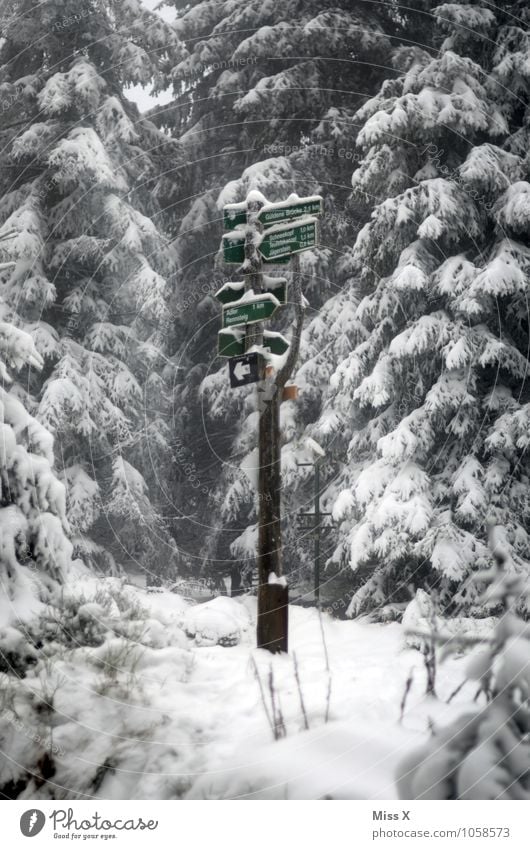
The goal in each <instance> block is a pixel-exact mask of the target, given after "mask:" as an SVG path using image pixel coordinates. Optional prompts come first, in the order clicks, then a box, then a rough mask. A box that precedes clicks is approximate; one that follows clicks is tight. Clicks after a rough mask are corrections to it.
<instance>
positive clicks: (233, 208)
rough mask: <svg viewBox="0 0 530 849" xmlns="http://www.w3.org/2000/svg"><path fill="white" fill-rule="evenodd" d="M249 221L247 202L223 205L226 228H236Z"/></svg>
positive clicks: (224, 225)
mask: <svg viewBox="0 0 530 849" xmlns="http://www.w3.org/2000/svg"><path fill="white" fill-rule="evenodd" d="M246 223H247V210H246V204H245V203H229V204H227V205H226V206H225V207H223V227H224V229H225V230H235V228H236V227H240V226H241V224H246Z"/></svg>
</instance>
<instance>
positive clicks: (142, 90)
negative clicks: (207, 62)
mask: <svg viewBox="0 0 530 849" xmlns="http://www.w3.org/2000/svg"><path fill="white" fill-rule="evenodd" d="M142 2H143V5H144V6H145V7H146V8H147V9H151V11H154V12H156V14H157V15H160V17H161V18H163V19H164V20H165V21H167V22H168V23H171V22H172V21H174V20H175V18H176V15H177V13H176V10H175V9H174V8H172V7H169V6H162V7H161V8H158V9H157V8H156V6H158V5H159V3H160V0H142ZM150 91H151V86H142V85H135V86H130V87H129V88H127V89H126V90H125V94H126V97H127V99H128V100H132V101H133V103H136V105H137V106H138V109H139V110H140V112H147V110H148V109H152V108H153V107H154V106H162V105H164V103H170V102H171V101H172V100H173V93H172V91H170V90H168V91H164V92H162V93H161V94H157V95H156V96H153V95H152V94H150Z"/></svg>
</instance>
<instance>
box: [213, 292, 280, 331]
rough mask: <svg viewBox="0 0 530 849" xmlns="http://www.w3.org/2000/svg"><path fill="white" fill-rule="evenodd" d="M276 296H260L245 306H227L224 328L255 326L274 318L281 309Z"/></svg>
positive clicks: (224, 315)
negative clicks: (244, 325)
mask: <svg viewBox="0 0 530 849" xmlns="http://www.w3.org/2000/svg"><path fill="white" fill-rule="evenodd" d="M279 306H280V305H279V303H278V301H277V300H276V298H275V297H274V295H260V296H257V297H256V298H255V299H253V300H248V301H245V303H243V304H236V305H234V306H226V307H225V308H224V309H223V327H234V326H236V325H238V324H255V323H256V322H257V321H266V319H268V318H272V316H273V315H274V313H275V312H276V310H277V309H278V307H279Z"/></svg>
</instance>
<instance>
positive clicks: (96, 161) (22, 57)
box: [0, 0, 178, 571]
mask: <svg viewBox="0 0 530 849" xmlns="http://www.w3.org/2000/svg"><path fill="white" fill-rule="evenodd" d="M2 22H3V36H4V38H3V42H2V46H1V48H0V108H1V109H2V119H3V121H2V123H3V130H2V136H1V138H2V142H3V150H4V159H3V162H2V167H1V186H0V193H1V201H0V227H1V233H2V234H3V235H7V234H9V238H6V239H4V240H3V241H2V243H1V253H2V257H3V258H4V259H6V260H10V261H14V263H15V265H14V267H9V268H8V269H4V270H3V271H2V281H3V291H4V297H5V299H6V301H7V299H9V304H10V311H9V319H10V320H11V321H12V322H13V323H15V324H16V326H17V327H18V328H20V329H21V330H23V331H25V332H26V333H29V334H30V335H31V337H32V338H33V340H34V343H35V346H36V349H37V351H38V353H39V356H40V357H42V358H43V360H44V368H43V371H42V374H41V376H37V374H36V373H35V371H34V370H33V371H31V372H28V373H27V374H25V373H23V375H22V377H23V379H22V380H20V382H19V383H18V384H17V386H16V387H15V390H14V391H15V393H17V394H18V396H19V398H20V399H21V400H22V401H23V403H24V404H25V406H26V407H27V409H28V410H29V411H30V413H31V414H32V415H34V416H36V417H37V418H38V420H39V421H41V422H42V423H43V424H44V425H45V426H46V427H47V428H49V429H50V430H51V431H52V433H53V434H54V436H55V445H56V455H57V464H58V468H59V469H60V471H61V476H62V478H63V480H64V482H65V483H66V485H67V489H68V516H69V520H70V523H71V526H72V529H73V533H74V541H75V543H76V547H77V549H78V551H79V552H81V553H82V554H83V556H84V557H85V558H86V559H88V560H89V561H91V562H93V563H96V564H97V565H99V566H103V567H104V568H105V569H113V568H114V563H115V562H117V563H118V564H120V563H129V564H132V563H134V562H136V563H137V564H139V565H140V566H141V567H142V568H146V569H149V570H154V571H158V569H159V568H160V564H165V565H168V566H169V567H170V566H171V563H172V562H174V557H175V551H174V544H173V543H172V541H171V539H170V537H169V536H168V532H167V528H166V525H165V521H164V519H163V518H162V516H161V514H160V508H161V507H164V510H165V504H166V503H167V494H166V493H165V489H166V490H167V488H165V486H164V477H165V473H164V469H165V468H166V467H167V466H168V457H169V446H168V434H169V430H168V421H167V416H168V413H169V406H168V405H169V398H168V397H167V390H166V387H165V383H164V379H163V377H162V373H163V370H164V368H165V367H166V365H167V360H166V353H167V338H168V331H169V310H168V301H169V289H168V276H169V274H170V272H171V265H170V263H169V259H168V256H167V255H166V250H165V242H164V238H163V236H162V235H161V233H160V232H159V230H158V228H157V218H156V216H157V205H156V201H155V200H154V189H155V187H156V175H157V159H158V158H159V156H160V152H161V150H162V149H163V147H164V146H171V142H170V141H169V140H166V139H164V138H163V137H162V136H161V134H160V133H159V132H158V131H157V130H156V129H155V127H154V126H153V125H152V124H150V123H149V122H147V121H139V120H138V112H137V109H136V107H135V106H134V105H133V104H132V103H129V102H128V101H127V99H126V97H125V96H124V89H125V88H126V87H127V86H128V85H131V84H136V83H148V82H150V81H151V80H152V79H153V78H157V77H158V76H160V74H161V73H162V70H163V69H164V68H165V66H166V65H171V64H172V63H173V62H174V61H175V59H176V57H177V56H178V47H177V41H176V38H175V36H174V33H173V31H172V30H171V28H170V27H168V26H167V25H166V24H165V23H164V22H163V21H162V20H161V19H160V18H159V17H158V16H157V15H155V14H153V13H151V12H148V11H146V10H145V9H144V7H143V6H142V4H141V3H140V2H139V0H108V2H106V0H89V2H86V0H66V2H63V0H61V2H59V0H49V2H45V3H40V4H37V5H35V4H33V3H30V2H29V0H8V2H5V3H4V4H3V7H2ZM165 352H166V353H165Z"/></svg>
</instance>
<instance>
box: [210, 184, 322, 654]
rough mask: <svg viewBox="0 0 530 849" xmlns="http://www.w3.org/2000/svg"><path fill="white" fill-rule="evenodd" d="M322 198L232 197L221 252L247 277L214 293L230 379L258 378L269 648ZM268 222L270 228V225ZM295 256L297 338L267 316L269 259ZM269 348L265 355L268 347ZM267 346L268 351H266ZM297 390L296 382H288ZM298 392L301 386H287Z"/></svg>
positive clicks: (278, 301)
mask: <svg viewBox="0 0 530 849" xmlns="http://www.w3.org/2000/svg"><path fill="white" fill-rule="evenodd" d="M321 213H322V198H320V197H319V196H312V197H309V198H299V197H298V196H297V195H291V197H289V198H288V199H287V200H286V201H283V202H281V203H277V204H271V203H267V202H266V201H265V199H264V198H263V196H262V195H260V194H259V193H258V192H251V193H250V194H249V195H248V197H247V200H246V202H245V203H239V204H229V205H228V206H225V208H224V211H223V221H224V226H225V230H227V231H229V232H228V233H225V234H224V236H223V240H222V250H223V259H224V261H225V262H226V263H228V264H238V265H241V269H240V271H241V272H242V273H243V274H244V277H245V279H244V281H242V282H238V283H226V284H225V285H224V286H222V287H221V289H219V291H218V292H217V293H216V297H217V298H218V300H219V301H220V303H221V304H222V305H223V329H222V330H220V331H219V355H220V356H225V357H230V358H231V359H230V360H229V363H228V368H229V376H230V386H231V387H232V388H236V387H239V386H246V385H247V384H249V383H257V390H258V394H257V409H258V413H259V433H258V463H259V472H258V490H259V491H258V511H259V517H258V552H257V564H258V621H257V644H258V647H261V648H266V649H268V650H269V651H271V652H279V651H285V652H286V651H287V648H288V601H289V592H288V588H287V585H286V583H285V581H284V580H279V578H280V577H281V575H282V538H281V446H280V404H281V401H282V397H283V396H284V390H285V385H286V383H287V381H288V380H289V378H290V377H291V374H292V371H293V369H294V366H295V363H296V360H297V358H298V352H299V349H300V337H301V334H302V326H303V319H304V309H305V307H304V298H303V296H302V291H301V285H300V261H299V257H298V254H299V253H300V252H301V251H305V250H308V249H309V248H313V247H316V245H317V244H318V221H317V219H316V218H315V217H314V216H316V215H320V214H321ZM264 228H267V229H264ZM288 262H291V263H292V266H291V268H292V284H291V285H292V287H293V294H292V298H293V305H294V310H295V322H294V328H293V333H292V338H291V342H289V341H288V340H287V339H286V338H285V337H284V336H282V334H281V333H277V332H274V331H267V330H264V328H263V321H265V320H268V319H270V318H272V317H273V315H274V314H275V312H276V310H277V309H278V307H280V306H281V305H282V304H285V303H286V302H287V281H286V280H285V279H284V278H274V277H269V276H267V275H264V274H263V265H264V263H265V264H268V263H271V264H272V263H281V264H283V263H288ZM267 351H268V352H269V354H268V355H267V354H266V352H267ZM260 352H263V353H260ZM272 355H276V356H282V355H285V358H284V361H283V362H281V365H280V366H277V367H276V369H268V368H267V356H268V357H269V362H270V357H271V356H272ZM290 389H291V390H293V387H290ZM288 395H289V397H295V395H296V392H294V391H291V392H289V393H288Z"/></svg>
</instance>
